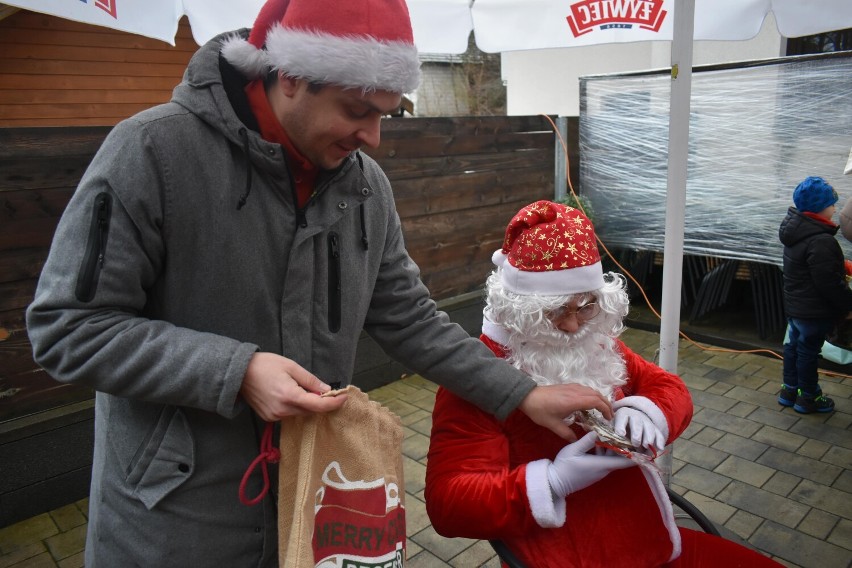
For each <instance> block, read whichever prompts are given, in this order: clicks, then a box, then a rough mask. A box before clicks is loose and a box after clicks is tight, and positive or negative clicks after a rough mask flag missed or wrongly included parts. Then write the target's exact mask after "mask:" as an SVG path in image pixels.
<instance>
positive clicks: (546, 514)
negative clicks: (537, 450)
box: [526, 460, 565, 529]
mask: <svg viewBox="0 0 852 568" xmlns="http://www.w3.org/2000/svg"><path fill="white" fill-rule="evenodd" d="M548 466H550V460H537V461H534V462H530V463H528V464H527V476H526V477H527V478H526V482H527V498H528V499H529V501H530V510H531V511H532V515H533V518H534V519H535V521H536V522H537V523H538V524H539V526H541V527H543V528H546V529H548V528H558V527H561V526H562V525H564V524H565V499H564V498H560V497H556V496H555V495H553V491H551V489H550V482H549V481H548V480H547V468H548Z"/></svg>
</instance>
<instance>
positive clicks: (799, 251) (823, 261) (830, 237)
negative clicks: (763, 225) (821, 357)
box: [778, 207, 852, 319]
mask: <svg viewBox="0 0 852 568" xmlns="http://www.w3.org/2000/svg"><path fill="white" fill-rule="evenodd" d="M837 229H838V227H837V225H833V224H829V223H825V222H821V221H819V220H817V219H813V218H811V217H809V216H807V215H805V214H803V213H802V212H800V211H798V210H797V209H796V208H795V207H790V209H789V210H788V211H787V216H786V217H785V218H784V220H783V221H782V222H781V227H780V228H779V229H778V237H779V238H780V239H781V243H782V244H783V245H784V311H785V312H786V313H787V315H788V316H790V317H794V318H802V319H820V318H838V319H839V318H842V317H844V316H845V315H846V314H847V313H848V312H849V311H850V310H852V290H850V289H849V286H848V284H847V282H846V270H845V267H844V261H843V251H842V250H841V248H840V243H838V242H837V239H836V238H835V235H836V234H837Z"/></svg>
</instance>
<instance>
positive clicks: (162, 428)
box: [127, 407, 195, 510]
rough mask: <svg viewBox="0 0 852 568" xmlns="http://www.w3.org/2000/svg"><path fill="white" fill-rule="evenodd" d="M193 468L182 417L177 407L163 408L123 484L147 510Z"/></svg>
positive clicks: (186, 425) (190, 444)
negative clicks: (130, 488)
mask: <svg viewBox="0 0 852 568" xmlns="http://www.w3.org/2000/svg"><path fill="white" fill-rule="evenodd" d="M194 469H195V442H194V440H193V437H192V430H191V429H190V427H189V422H188V421H187V419H186V415H185V414H184V413H183V411H182V410H181V409H180V408H176V407H166V408H165V409H164V411H163V414H162V415H160V419H159V421H158V422H157V425H156V426H155V427H154V431H153V432H152V433H151V436H150V437H149V439H148V441H147V443H146V445H145V446H144V448H142V451H141V453H140V455H139V456H138V460H136V463H135V464H134V465H133V466H132V468H131V470H130V472H129V474H128V476H127V483H128V484H129V485H130V486H131V487H133V492H134V495H136V497H138V498H139V500H140V501H142V503H144V504H145V506H146V507H147V508H148V509H149V510H150V509H153V508H154V507H155V506H156V505H157V503H159V502H160V501H161V500H162V499H163V498H164V497H166V496H167V495H168V494H169V493H171V492H172V491H174V490H175V489H177V488H178V487H180V486H181V485H182V484H183V483H184V482H186V480H187V479H189V478H190V477H191V476H192V473H193V471H194Z"/></svg>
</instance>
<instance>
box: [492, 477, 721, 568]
mask: <svg viewBox="0 0 852 568" xmlns="http://www.w3.org/2000/svg"><path fill="white" fill-rule="evenodd" d="M666 491H667V492H668V494H669V499H670V500H671V502H672V505H673V506H674V507H675V519H679V518H688V519H690V520H691V521H693V522H694V523H695V524H697V525H698V527H699V528H701V530H703V531H704V532H706V533H708V534H712V535H714V536H721V535H720V534H719V529H717V528H716V525H714V524H713V521H711V520H710V519H708V518H707V517H706V516H705V515H704V513H702V512H701V511H699V510H698V508H697V507H696V506H695V505H693V504H692V503H690V502H689V501H687V500H686V498H684V497H683V496H682V495H679V494H677V493H675V492H674V491H672V490H671V489H668V488H667V489H666ZM677 509H680V510H681V511H683V512H682V513H678V511H677ZM488 542H489V544H491V548H493V549H494V552H496V553H497V556H499V557H500V560H501V561H502V562H503V563H504V564H506V565H507V566H508V567H509V568H526V567H525V566H524V564H523V563H522V562H521V561H520V560H518V557H517V556H515V555H514V554H513V553H512V551H511V550H509V547H508V546H506V545H505V543H503V541H502V540H489V541H488Z"/></svg>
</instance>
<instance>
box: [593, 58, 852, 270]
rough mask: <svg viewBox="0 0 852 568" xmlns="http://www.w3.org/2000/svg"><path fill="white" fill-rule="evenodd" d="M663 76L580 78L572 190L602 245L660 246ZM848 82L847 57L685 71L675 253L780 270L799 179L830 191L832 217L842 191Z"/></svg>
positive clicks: (851, 248)
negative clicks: (681, 200)
mask: <svg viewBox="0 0 852 568" xmlns="http://www.w3.org/2000/svg"><path fill="white" fill-rule="evenodd" d="M669 73H670V72H669V70H665V71H659V72H657V71H654V72H646V73H627V74H616V75H600V76H587V77H581V78H580V140H579V144H580V192H581V193H583V194H584V195H586V196H587V197H588V199H589V200H590V202H591V204H592V207H593V210H594V211H595V228H596V230H597V233H598V236H599V237H600V238H601V239H602V240H603V242H604V244H606V246H607V247H608V248H610V249H635V250H645V251H654V252H663V250H664V237H665V226H666V219H665V215H666V174H667V165H668V157H667V149H668V138H669V98H670V97H669V95H670V90H671V77H670V74H669ZM850 78H852V52H840V53H833V54H826V55H819V56H801V57H787V58H782V59H773V60H765V61H749V62H742V63H737V64H731V65H725V66H706V67H696V68H695V69H694V73H693V78H692V101H691V111H690V127H689V128H690V130H689V133H690V134H689V149H688V154H689V158H688V166H687V172H688V174H687V175H688V177H687V185H686V209H685V217H684V244H683V252H684V254H689V255H698V256H714V257H720V258H728V259H734V260H744V261H755V262H763V263H770V264H776V265H778V266H780V265H781V263H782V254H783V246H782V245H781V243H780V242H779V241H778V227H779V225H780V223H781V220H782V219H783V218H784V215H785V214H786V212H787V209H788V207H790V206H792V205H793V198H792V195H793V190H794V189H795V187H796V185H797V184H798V183H799V182H800V181H802V180H803V179H804V178H805V177H807V176H809V175H818V176H821V177H823V178H825V179H826V180H827V181H828V182H829V183H830V184H832V185H833V186H834V188H835V189H836V190H837V192H838V194H839V196H840V201H839V202H838V212H839V210H840V207H842V205H843V203H844V202H845V200H846V199H847V198H852V176H844V175H843V169H844V165H845V164H846V159H847V156H848V154H849V151H850V147H852V95H850V92H852V79H850ZM834 220H835V222H836V221H837V218H836V217H835V219H834ZM838 241H839V242H840V244H841V246H842V247H843V250H844V254H845V256H846V257H847V258H852V243H849V242H848V241H846V240H845V239H844V238H843V237H842V236H840V235H839V233H838Z"/></svg>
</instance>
